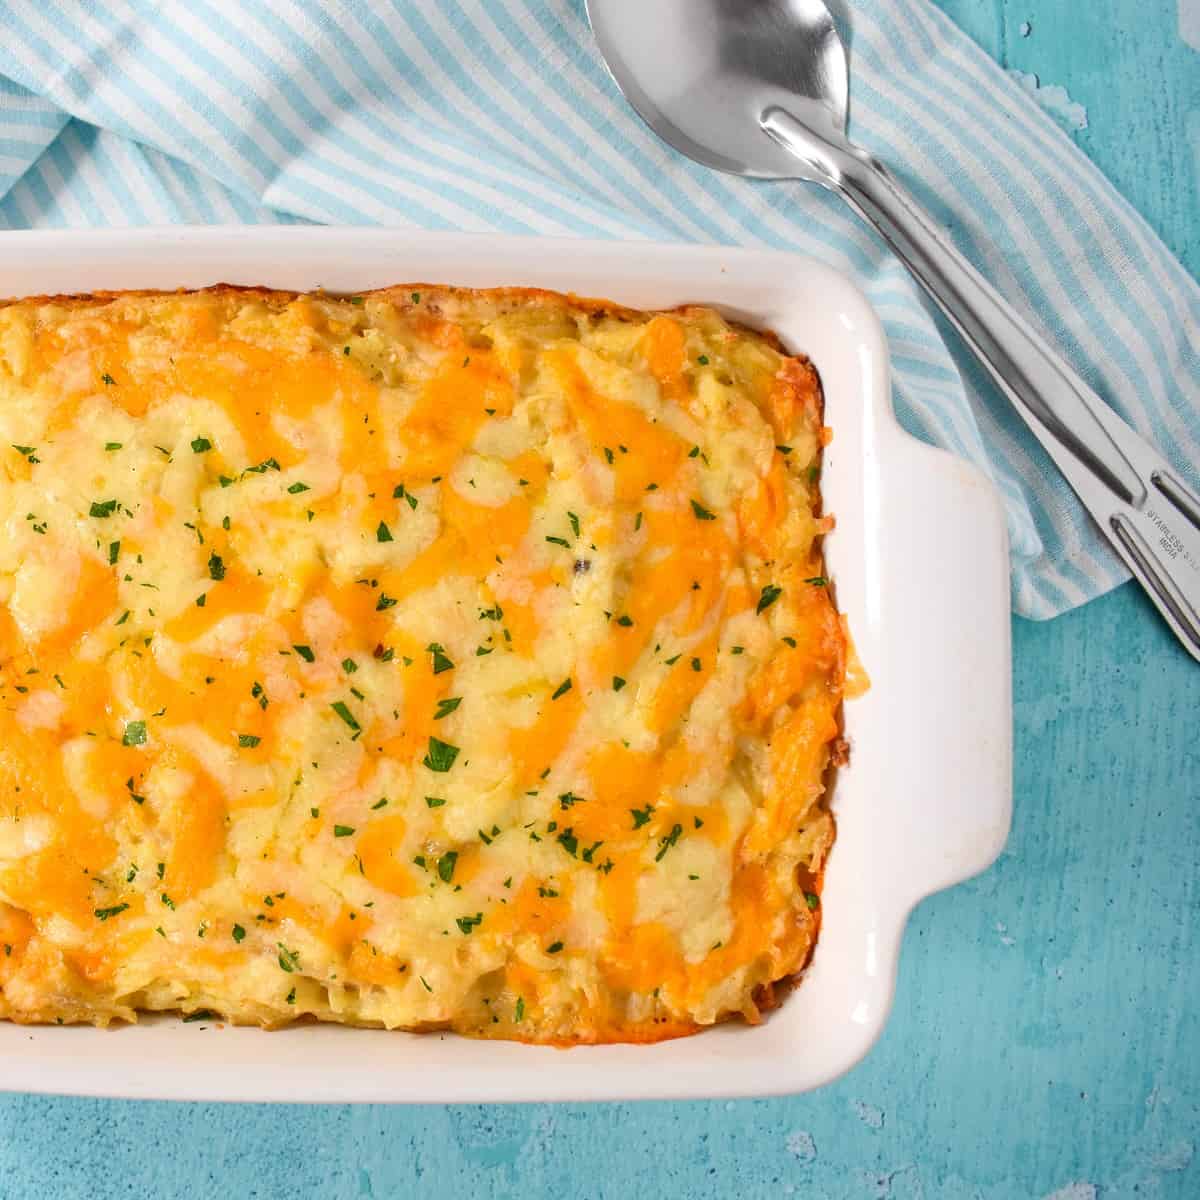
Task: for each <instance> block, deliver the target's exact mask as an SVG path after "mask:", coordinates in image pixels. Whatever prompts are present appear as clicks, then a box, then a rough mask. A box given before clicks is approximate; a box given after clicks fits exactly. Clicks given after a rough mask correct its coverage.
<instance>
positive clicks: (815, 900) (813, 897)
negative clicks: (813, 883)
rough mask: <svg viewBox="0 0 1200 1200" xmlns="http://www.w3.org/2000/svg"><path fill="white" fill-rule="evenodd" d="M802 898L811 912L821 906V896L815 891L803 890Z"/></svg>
mask: <svg viewBox="0 0 1200 1200" xmlns="http://www.w3.org/2000/svg"><path fill="white" fill-rule="evenodd" d="M804 900H805V903H807V905H808V907H809V909H810V910H811V911H812V912H816V911H817V909H818V908H820V907H821V897H820V896H818V895H817V893H816V892H805V893H804Z"/></svg>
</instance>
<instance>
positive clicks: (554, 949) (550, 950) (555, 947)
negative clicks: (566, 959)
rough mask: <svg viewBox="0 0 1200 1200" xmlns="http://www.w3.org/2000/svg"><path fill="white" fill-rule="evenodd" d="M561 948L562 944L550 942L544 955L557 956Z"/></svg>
mask: <svg viewBox="0 0 1200 1200" xmlns="http://www.w3.org/2000/svg"><path fill="white" fill-rule="evenodd" d="M562 948H563V944H562V942H551V943H550V945H548V946H547V947H546V953H547V954H557V953H558V952H559V951H560V950H561V949H562Z"/></svg>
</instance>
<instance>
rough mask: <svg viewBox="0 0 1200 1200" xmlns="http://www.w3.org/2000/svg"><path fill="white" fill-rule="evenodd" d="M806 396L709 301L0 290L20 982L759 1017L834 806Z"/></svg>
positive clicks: (593, 1021)
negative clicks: (4, 293) (648, 308)
mask: <svg viewBox="0 0 1200 1200" xmlns="http://www.w3.org/2000/svg"><path fill="white" fill-rule="evenodd" d="M821 409H822V404H821V396H820V387H819V383H818V381H817V377H816V372H815V371H814V369H813V368H812V366H811V364H810V363H808V362H807V361H806V360H804V359H801V358H797V357H790V358H789V357H786V356H784V355H783V354H781V353H780V351H779V350H778V348H777V347H776V346H775V345H773V344H772V342H771V339H770V338H769V337H768V336H767V335H765V334H761V333H758V332H756V331H752V330H746V329H736V328H733V327H731V326H730V325H729V324H728V323H727V322H726V321H724V320H723V319H722V318H721V317H720V316H719V315H718V314H717V313H716V312H714V311H713V310H712V309H707V308H699V307H692V308H682V309H675V310H672V311H669V312H657V313H647V312H643V311H640V310H633V309H627V308H617V307H614V306H612V305H610V304H605V303H602V302H599V301H594V300H593V301H583V300H578V299H572V298H570V297H567V296H563V295H562V294H560V293H557V292H549V291H545V290H535V289H529V288H510V289H503V288H501V289H490V290H489V289H457V288H446V287H440V286H436V285H431V284H428V283H408V284H402V285H395V286H393V287H390V288H386V289H383V290H377V291H365V292H360V293H359V294H357V295H352V296H342V295H333V294H330V293H328V292H299V293H297V292H285V291H267V290H264V289H254V288H235V287H230V286H228V285H222V286H220V287H217V288H209V289H202V290H199V291H185V292H174V293H161V292H145V291H126V292H119V293H113V294H108V295H99V296H97V295H93V296H77V297H71V298H52V299H46V298H33V299H29V300H23V301H22V300H16V301H8V302H5V303H3V304H0V446H3V445H6V444H7V445H8V446H9V447H10V450H11V453H9V454H5V455H2V456H0V526H2V527H3V528H5V529H6V530H7V533H8V537H7V538H6V539H5V541H3V542H0V600H2V602H3V607H2V608H0V664H2V669H0V950H2V951H3V953H2V954H0V1017H5V1018H8V1019H11V1020H15V1021H18V1022H24V1023H42V1024H52V1023H58V1024H64V1023H75V1022H79V1023H91V1024H95V1025H100V1026H104V1025H108V1024H109V1023H110V1022H112V1021H114V1020H116V1021H133V1020H136V1013H137V1012H138V1011H139V1010H148V1011H172V1010H178V1011H180V1012H182V1013H183V1014H185V1015H186V1016H187V1017H190V1018H196V1017H197V1016H198V1015H199V1014H202V1013H206V1014H207V1015H208V1016H209V1017H210V1018H221V1019H225V1020H229V1021H232V1022H233V1023H235V1024H240V1025H253V1024H258V1025H262V1026H267V1027H276V1026H279V1025H284V1024H288V1023H290V1022H292V1021H296V1020H303V1019H305V1018H307V1017H313V1018H316V1019H319V1020H322V1021H334V1022H341V1023H344V1024H348V1025H366V1026H373V1027H382V1028H385V1029H422V1030H433V1029H452V1030H454V1031H455V1032H458V1033H463V1034H468V1035H471V1036H476V1037H488V1038H497V1037H499V1038H509V1039H512V1040H514V1041H520V1042H538V1043H547V1044H551V1045H569V1044H574V1043H595V1042H614V1041H638V1042H651V1041H661V1040H662V1039H663V1038H666V1037H678V1036H682V1035H683V1034H686V1033H691V1032H695V1031H697V1030H699V1029H701V1028H703V1027H705V1026H706V1025H711V1024H714V1023H715V1022H717V1021H720V1020H724V1019H729V1018H731V1017H733V1016H734V1015H738V1014H740V1015H742V1016H743V1017H744V1018H745V1019H746V1020H748V1021H751V1022H753V1023H757V1022H758V1021H759V1020H760V1019H761V1011H762V1009H763V1008H764V1007H768V1006H772V1005H773V1002H774V996H775V989H776V984H777V983H778V982H779V981H780V980H790V979H791V978H792V977H794V976H795V975H796V974H797V973H798V972H799V971H800V970H801V969H802V967H803V966H804V965H805V963H806V962H807V960H808V957H809V953H810V951H811V948H812V945H813V942H814V939H815V935H816V931H817V929H818V926H819V922H820V895H819V892H820V879H821V874H822V868H823V864H824V860H825V856H826V853H827V851H828V847H829V845H830V843H831V842H832V840H833V818H832V817H831V816H830V814H829V812H828V809H827V807H826V806H825V805H824V804H823V802H822V801H823V794H824V790H825V787H824V784H825V779H824V776H825V770H826V767H827V765H828V763H829V761H830V758H831V756H832V755H833V754H834V753H835V752H837V753H840V751H841V744H840V742H839V741H838V739H839V726H838V713H839V709H840V707H841V699H842V687H843V677H844V674H845V635H844V632H843V630H842V627H841V622H840V620H839V618H838V614H837V612H836V611H835V609H834V607H833V604H832V601H831V599H830V595H829V588H828V586H827V585H828V581H827V578H826V576H825V574H824V562H823V559H822V557H821V552H820V536H821V534H822V533H823V532H825V530H826V528H827V527H828V524H829V521H830V518H827V517H824V516H822V515H821V514H820V512H819V500H820V492H819V479H820V450H821V446H822V444H823V443H824V441H825V440H826V439H827V437H828V435H829V431H828V430H827V429H825V428H824V427H823V426H822V423H821V416H822V413H821ZM98 497H100V498H98ZM103 497H107V498H103Z"/></svg>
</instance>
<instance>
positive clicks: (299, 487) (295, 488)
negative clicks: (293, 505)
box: [288, 480, 312, 496]
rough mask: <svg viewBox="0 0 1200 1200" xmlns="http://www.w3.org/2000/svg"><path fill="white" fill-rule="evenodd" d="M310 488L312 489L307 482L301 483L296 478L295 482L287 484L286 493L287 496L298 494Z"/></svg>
mask: <svg viewBox="0 0 1200 1200" xmlns="http://www.w3.org/2000/svg"><path fill="white" fill-rule="evenodd" d="M311 490H312V489H311V488H310V487H309V486H308V484H307V483H301V482H300V481H299V480H296V482H295V483H292V484H289V485H288V495H289V496H298V495H300V493H301V492H308V491H311Z"/></svg>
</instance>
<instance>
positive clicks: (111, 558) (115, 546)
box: [108, 542, 121, 567]
mask: <svg viewBox="0 0 1200 1200" xmlns="http://www.w3.org/2000/svg"><path fill="white" fill-rule="evenodd" d="M120 557H121V543H120V542H109V543H108V565H109V566H110V567H111V566H115V565H116V561H117V559H118V558H120Z"/></svg>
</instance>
